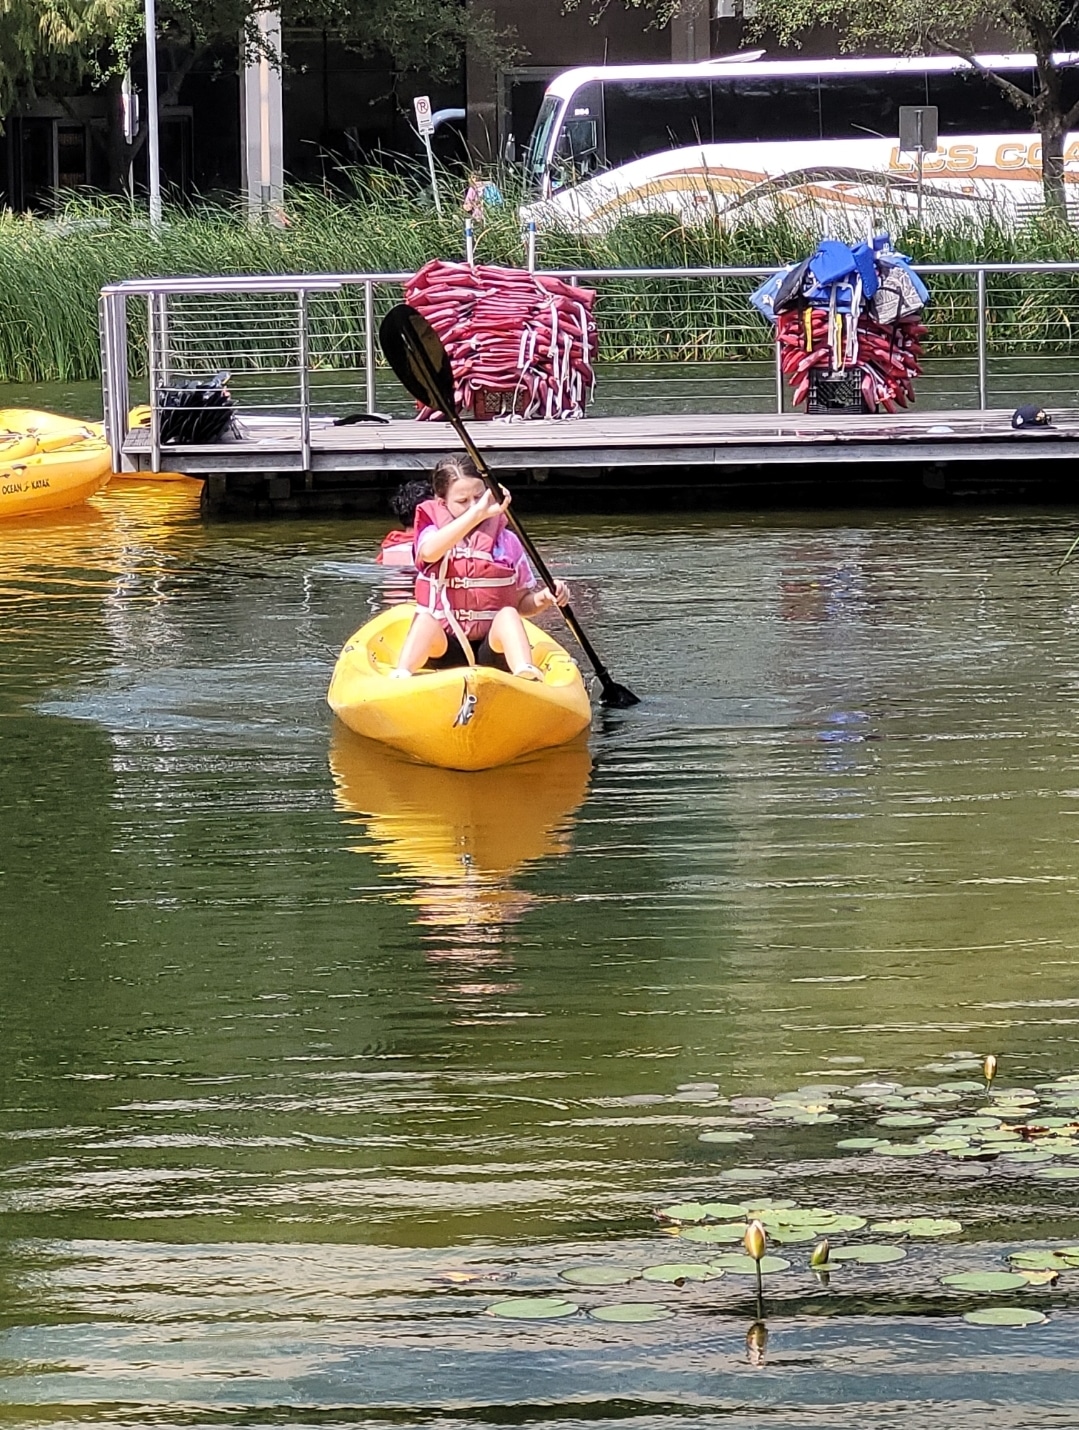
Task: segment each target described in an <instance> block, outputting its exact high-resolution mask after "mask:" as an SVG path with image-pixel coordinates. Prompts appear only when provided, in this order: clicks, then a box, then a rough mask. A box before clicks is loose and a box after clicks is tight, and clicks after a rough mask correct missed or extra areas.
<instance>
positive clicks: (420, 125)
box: [412, 94, 435, 134]
mask: <svg viewBox="0 0 1079 1430" xmlns="http://www.w3.org/2000/svg"><path fill="white" fill-rule="evenodd" d="M412 107H413V109H415V111H416V128H417V130H418V131H419V132H420V133H421V134H433V133H434V132H435V126H434V123H433V122H432V119H431V101H430V100H429V99H428V98H427V96H426V95H425V94H418V95H417V96H416V98H415V99H414V100H413V101H412Z"/></svg>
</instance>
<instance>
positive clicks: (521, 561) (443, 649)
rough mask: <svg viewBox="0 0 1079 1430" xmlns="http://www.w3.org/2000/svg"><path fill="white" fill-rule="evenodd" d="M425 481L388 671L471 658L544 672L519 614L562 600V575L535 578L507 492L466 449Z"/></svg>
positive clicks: (513, 670) (531, 675) (440, 666)
mask: <svg viewBox="0 0 1079 1430" xmlns="http://www.w3.org/2000/svg"><path fill="white" fill-rule="evenodd" d="M431 485H432V486H433V488H434V497H433V499H432V500H430V501H425V502H421V503H420V505H419V506H418V507H417V509H416V523H415V533H416V535H415V546H414V550H415V559H416V566H417V568H418V570H419V576H418V578H417V580H416V605H417V607H418V609H417V611H416V615H415V616H414V618H413V621H412V625H411V627H410V629H409V632H408V635H407V636H406V637H405V642H404V645H403V646H402V648H401V654H400V656H399V657H398V662H397V668H396V670H394V671H393V672H392V673H393V675H394V676H396V677H398V678H404V677H408V676H410V675H412V674H413V673H414V672H415V671H417V670H419V669H420V667H421V666H423V665H426V666H427V667H428V668H429V669H434V670H444V669H447V668H449V667H453V666H462V665H471V664H473V661H475V663H476V664H478V665H487V666H493V667H495V668H496V669H498V670H504V671H508V672H509V673H510V674H512V675H517V676H520V677H521V678H522V679H524V680H540V679H542V676H541V674H540V672H539V671H538V670H537V669H536V667H535V665H534V664H533V661H532V647H531V645H530V644H529V640H528V635H527V632H526V631H525V627H524V619H523V618H525V617H533V616H537V615H539V614H540V613H541V612H542V611H546V610H548V609H549V608H550V607H551V606H553V605H554V604H555V603H556V601H557V603H558V604H559V605H563V606H564V605H565V604H566V603H567V602H568V601H569V590H568V588H567V586H566V584H565V582H564V581H558V582H556V594H555V595H552V594H551V593H550V591H548V590H547V588H546V587H544V586H541V585H540V584H539V582H538V581H537V580H536V576H535V573H534V572H533V570H532V567H531V566H530V564H529V561H528V557H527V556H526V555H525V552H524V548H523V547H522V545H521V543H520V541H519V540H518V539H517V537H516V535H515V534H514V533H513V532H512V531H511V530H510V529H509V525H508V522H507V521H506V509H507V508H508V506H509V504H510V495H509V493H508V492H506V493H505V496H504V498H503V500H502V501H501V502H499V501H498V499H497V498H496V497H495V496H494V495H493V494H492V492H491V491H490V489H489V488H488V486H487V484H486V483H485V482H484V480H483V478H482V477H481V476H480V474H479V472H478V471H477V470H476V468H475V466H473V464H472V461H471V460H470V459H469V458H468V457H448V458H446V459H445V460H444V461H442V462H439V464H438V466H437V467H436V468H435V470H434V474H433V476H432V479H431ZM473 647H475V650H474V653H473Z"/></svg>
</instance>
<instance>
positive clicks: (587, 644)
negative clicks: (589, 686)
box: [443, 409, 616, 690]
mask: <svg viewBox="0 0 1079 1430" xmlns="http://www.w3.org/2000/svg"><path fill="white" fill-rule="evenodd" d="M443 410H444V411H445V409H443ZM446 418H447V420H448V421H449V422H450V424H451V426H452V427H453V430H454V431H455V432H456V433H457V435H458V437H460V439H461V441H462V442H463V443H464V445H465V450H466V451H467V452H468V455H469V456H470V457H471V458H472V461H473V462H474V463H475V467H476V471H477V472H479V474H480V476H481V477H482V478H483V480H484V481H485V482H486V483H487V487H488V490H489V491H490V492H491V494H492V496H495V497H497V498H498V500H499V501H504V500H505V497H506V494H505V492H504V491H503V490H502V488H501V487H500V486H499V484H498V483H497V482H496V481H495V479H494V477H492V476H491V471H490V468H489V467H488V466H487V463H486V462H485V461H484V460H483V458H482V457H481V456H480V453H479V449H478V448H477V446H476V444H475V442H473V440H472V438H471V437H470V436H469V435H468V428H467V427H466V426H465V424H464V423H463V422H462V421H461V418H460V417H459V415H458V414H457V412H456V411H452V410H450V411H446ZM506 520H507V521H508V522H509V524H510V526H512V527H513V529H514V531H515V532H516V533H517V536H518V539H519V540H520V543H521V545H522V546H523V547H524V549H525V552H526V554H527V556H528V559H529V561H531V563H532V565H533V566H534V567H535V570H536V573H537V574H538V576H539V578H540V580H541V581H542V582H543V584H544V585H545V586H546V587H547V589H548V591H550V593H551V595H552V596H553V595H554V594H555V581H554V577H553V576H552V575H551V573H550V571H548V569H547V563H546V562H545V561H544V559H543V557H542V556H541V555H540V554H539V552H538V551H537V550H536V544H535V542H534V541H533V540H532V538H531V537H530V536H529V534H528V532H527V531H525V529H524V527H523V526H522V525H521V523H520V522H519V521H518V520H517V518H516V516H514V514H513V508H512V506H511V507H510V508H509V510H508V511H507V512H506ZM558 609H559V610H560V611H561V612H562V618H563V620H564V621H565V622H566V625H567V626H569V628H570V630H571V631H572V632H573V635H574V638H575V639H576V641H577V644H578V645H579V646H580V647H581V649H582V650H583V651H584V653H585V655H586V656H587V657H588V660H589V662H590V664H591V666H592V669H593V670H594V671H595V672H596V675H597V676H598V678H599V683H600V684H601V685H602V686H603V688H604V690H607V689H614V688H616V682H615V680H614V677H613V676H612V675H611V673H610V671H609V670H608V669H607V667H606V666H605V665H604V664H603V662H602V660H600V658H599V656H598V654H597V653H596V650H595V648H594V647H593V645H592V642H591V641H590V640H589V639H588V637H587V636H586V635H585V633H584V631H583V630H582V629H581V624H580V622H579V621H578V619H577V617H576V616H575V615H574V614H573V607H572V606H571V605H570V604H569V602H568V601H567V602H566V604H565V605H564V606H559V608H558Z"/></svg>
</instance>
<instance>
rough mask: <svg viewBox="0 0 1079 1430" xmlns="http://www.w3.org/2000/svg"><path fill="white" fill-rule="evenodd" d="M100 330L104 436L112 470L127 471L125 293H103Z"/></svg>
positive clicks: (99, 304)
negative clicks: (125, 456)
mask: <svg viewBox="0 0 1079 1430" xmlns="http://www.w3.org/2000/svg"><path fill="white" fill-rule="evenodd" d="M98 323H99V325H100V332H101V376H102V397H103V398H104V404H103V405H104V413H103V416H104V419H105V437H106V440H107V441H108V444H109V446H110V448H111V449H112V469H113V471H114V472H121V471H124V470H125V465H124V442H125V440H126V438H127V430H128V427H127V423H128V418H127V413H128V406H129V401H130V394H129V385H128V372H127V299H126V298H125V297H124V295H123V294H122V293H102V295H101V298H100V300H99V303H98Z"/></svg>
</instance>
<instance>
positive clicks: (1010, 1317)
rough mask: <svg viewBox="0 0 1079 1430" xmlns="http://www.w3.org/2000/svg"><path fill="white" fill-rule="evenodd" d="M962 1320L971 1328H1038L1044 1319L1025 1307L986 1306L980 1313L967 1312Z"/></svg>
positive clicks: (1038, 1313)
mask: <svg viewBox="0 0 1079 1430" xmlns="http://www.w3.org/2000/svg"><path fill="white" fill-rule="evenodd" d="M963 1320H964V1321H969V1322H970V1324H971V1325H972V1326H1040V1325H1043V1324H1044V1322H1045V1320H1046V1317H1045V1316H1043V1315H1042V1313H1041V1312H1040V1311H1031V1310H1028V1309H1027V1307H1025V1306H986V1307H985V1309H984V1310H981V1311H968V1312H967V1313H966V1315H965V1316H964V1317H963Z"/></svg>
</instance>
